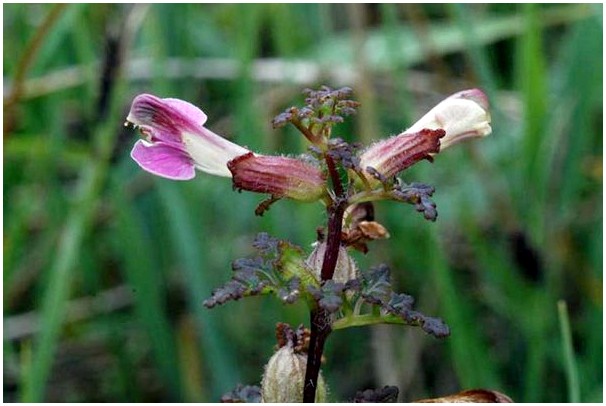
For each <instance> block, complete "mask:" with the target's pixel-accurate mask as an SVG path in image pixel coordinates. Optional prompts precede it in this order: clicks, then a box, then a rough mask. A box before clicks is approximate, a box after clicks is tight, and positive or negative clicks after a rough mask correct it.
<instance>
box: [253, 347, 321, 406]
mask: <svg viewBox="0 0 606 406" xmlns="http://www.w3.org/2000/svg"><path fill="white" fill-rule="evenodd" d="M306 367H307V354H305V353H296V352H295V351H294V349H293V347H292V346H291V345H286V346H284V347H282V348H280V349H279V350H278V351H276V352H275V353H274V355H273V356H272V357H271V358H270V359H269V362H268V363H267V365H266V366H265V373H264V374H263V380H262V381H261V397H262V399H263V403H301V402H303V388H304V381H305V369H306ZM316 402H321V403H324V402H326V384H325V383H324V378H323V377H322V374H321V373H320V375H319V376H318V388H317V389H316Z"/></svg>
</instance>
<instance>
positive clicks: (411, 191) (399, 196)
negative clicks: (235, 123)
mask: <svg viewBox="0 0 606 406" xmlns="http://www.w3.org/2000/svg"><path fill="white" fill-rule="evenodd" d="M434 192H435V189H434V188H433V187H432V186H429V185H426V184H423V183H411V184H408V185H407V184H400V185H396V186H394V188H393V190H392V193H391V196H392V198H393V199H395V200H398V201H401V202H406V203H410V204H413V205H414V206H415V209H416V210H417V211H418V212H421V213H423V217H425V218H426V219H427V220H430V221H436V219H437V218H438V211H437V210H436V204H435V203H434V202H433V200H431V196H432V195H433V194H434Z"/></svg>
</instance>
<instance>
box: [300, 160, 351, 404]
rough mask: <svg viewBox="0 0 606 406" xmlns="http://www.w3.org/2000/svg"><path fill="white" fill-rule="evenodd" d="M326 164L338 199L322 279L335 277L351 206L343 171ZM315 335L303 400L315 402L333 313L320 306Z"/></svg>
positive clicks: (314, 315)
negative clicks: (340, 174)
mask: <svg viewBox="0 0 606 406" xmlns="http://www.w3.org/2000/svg"><path fill="white" fill-rule="evenodd" d="M326 164H327V166H328V171H329V173H330V177H331V181H332V184H333V188H334V191H335V194H336V199H335V201H333V203H332V204H331V205H329V206H328V207H327V209H326V210H327V212H328V235H327V238H326V252H325V254H324V260H323V262H322V271H321V278H322V282H324V281H327V280H330V279H332V277H333V274H334V273H335V267H336V266H337V260H338V259H339V249H340V248H341V231H342V227H343V215H344V214H345V208H346V207H347V199H346V198H345V196H344V193H345V192H344V189H343V185H342V184H341V179H340V178H339V173H338V172H337V169H336V167H335V163H334V161H333V160H332V158H330V157H329V156H326ZM310 319H311V320H310V321H311V335H310V339H309V352H308V354H307V369H306V370H305V386H304V388H303V402H305V403H313V402H314V401H315V399H316V388H317V386H318V385H317V383H318V375H319V374H320V367H321V362H322V353H323V352H324V344H325V343H326V338H327V337H328V335H329V334H330V332H331V325H330V314H329V313H328V312H327V311H326V310H324V309H322V308H320V307H316V308H315V309H313V310H312V311H311V314H310Z"/></svg>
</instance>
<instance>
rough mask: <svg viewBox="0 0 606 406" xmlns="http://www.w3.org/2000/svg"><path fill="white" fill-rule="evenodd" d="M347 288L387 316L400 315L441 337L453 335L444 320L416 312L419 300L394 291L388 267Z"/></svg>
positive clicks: (408, 323)
mask: <svg viewBox="0 0 606 406" xmlns="http://www.w3.org/2000/svg"><path fill="white" fill-rule="evenodd" d="M346 289H348V290H349V291H351V292H357V293H359V297H360V298H361V299H362V300H363V301H364V302H366V303H368V304H370V305H373V306H378V307H379V308H380V309H381V311H382V312H383V313H384V314H390V315H394V316H398V317H399V318H400V319H401V320H402V321H403V322H404V324H406V325H409V326H417V327H421V328H422V329H423V331H425V332H426V333H428V334H431V335H433V336H434V337H437V338H443V337H447V336H449V335H450V329H449V328H448V326H447V325H446V324H445V323H444V322H443V321H442V320H441V319H438V318H435V317H429V316H425V315H424V314H422V313H421V312H419V311H416V310H413V305H414V303H415V300H414V298H413V297H412V296H410V295H407V294H404V293H396V292H394V291H393V290H392V286H391V277H390V270H389V268H388V267H387V266H386V265H380V266H378V267H374V268H371V269H370V270H369V271H367V272H362V274H361V275H360V277H359V278H358V279H356V280H353V281H349V282H348V283H347V284H346ZM354 317H355V316H354Z"/></svg>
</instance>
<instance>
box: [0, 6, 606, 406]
mask: <svg viewBox="0 0 606 406" xmlns="http://www.w3.org/2000/svg"><path fill="white" fill-rule="evenodd" d="M354 7H356V6H352V5H345V4H340V5H326V4H297V5H290V4H259V5H252V4H246V5H219V4H217V5H210V4H205V5H195V4H183V5H161V4H154V5H149V6H146V5H137V6H128V5H119V4H107V5H103V4H94V5H84V4H83V5H75V4H70V5H66V6H53V5H29V4H7V5H4V6H3V11H4V78H5V88H4V89H5V90H4V94H5V104H4V130H5V131H4V196H5V197H4V277H3V282H4V328H5V340H4V370H5V374H4V375H5V386H4V398H5V400H12V401H15V400H19V401H30V402H36V401H83V402H84V401H86V402H88V401H150V402H151V401H216V400H218V398H219V397H220V396H221V394H222V393H224V392H226V391H228V390H230V389H231V388H232V387H233V386H235V384H236V383H238V382H242V383H244V384H258V383H259V381H260V376H261V373H262V367H263V365H264V364H265V362H266V361H267V360H268V359H269V357H270V355H271V353H272V348H273V346H274V344H275V343H274V338H273V337H274V333H273V328H274V326H275V323H276V322H279V321H287V322H289V323H291V324H293V325H298V324H299V323H307V322H308V320H307V315H306V312H305V309H304V307H302V306H298V305H295V306H290V307H286V306H282V305H280V304H277V303H275V302H274V301H273V300H270V299H269V298H267V299H265V298H257V299H249V300H245V301H241V302H234V303H229V304H226V305H224V306H222V307H220V308H218V309H213V310H212V311H210V310H207V309H205V308H204V307H202V301H203V300H204V299H205V298H206V297H208V296H209V294H210V292H211V290H212V289H213V288H214V287H216V286H218V285H220V284H221V283H222V282H224V281H226V280H227V279H228V277H229V272H230V262H231V261H232V260H233V259H236V258H240V257H245V256H247V255H250V253H251V247H250V242H251V241H252V239H253V238H254V236H255V235H256V233H258V232H260V231H268V232H270V233H271V234H272V235H275V236H278V237H280V238H287V239H290V240H292V241H293V242H295V243H297V244H299V245H301V246H303V247H309V244H310V243H311V242H312V240H313V238H314V237H315V228H316V226H318V225H320V224H321V223H322V222H323V218H322V216H323V210H322V208H321V207H320V206H319V205H317V206H316V205H297V204H295V203H293V202H280V203H278V204H276V205H275V206H274V207H273V208H272V209H271V210H270V211H269V212H268V213H267V214H266V215H265V216H264V217H263V218H258V217H255V216H254V215H253V210H254V207H255V206H256V204H257V203H258V202H259V201H260V200H261V197H260V196H255V195H253V194H250V193H242V194H238V193H235V192H233V191H232V190H231V185H230V183H229V182H228V181H225V180H223V179H219V178H212V177H209V176H203V175H200V176H198V177H197V178H196V179H195V180H194V181H192V182H185V183H180V182H169V181H165V180H161V179H152V177H151V176H150V175H148V174H146V173H143V172H142V171H141V170H140V169H139V168H138V167H136V165H135V164H134V163H133V162H132V161H131V160H130V158H129V157H128V152H129V150H130V148H131V146H132V144H133V142H134V140H135V139H136V137H137V136H136V134H135V133H134V132H132V131H128V130H126V129H124V128H123V127H122V123H123V121H124V118H125V116H126V112H127V111H128V107H129V104H130V101H131V100H132V98H133V97H134V96H135V95H136V94H138V93H141V92H149V93H155V94H158V95H164V96H172V97H178V98H181V99H185V100H189V101H192V102H193V103H195V104H197V105H199V106H201V107H202V108H203V109H204V111H205V112H206V113H207V114H208V116H209V122H208V125H209V127H210V128H211V129H213V130H215V131H216V132H218V133H221V134H226V135H229V136H230V137H232V138H233V139H234V140H235V141H236V142H238V143H241V144H243V145H248V146H249V147H250V148H252V149H254V150H256V151H262V152H264V153H281V154H296V153H299V152H301V151H302V149H303V148H304V143H302V142H301V141H300V140H298V139H296V138H295V137H294V134H295V133H294V132H292V131H289V130H288V129H286V130H272V129H271V128H270V124H269V123H270V120H271V118H272V117H273V116H274V115H275V114H277V113H278V112H280V111H281V109H283V108H285V107H288V106H289V105H293V104H297V103H299V102H300V101H301V95H300V90H301V89H302V88H303V87H305V86H317V85H319V84H328V85H332V86H340V85H349V86H351V87H353V88H354V90H357V91H358V92H359V93H358V96H359V97H360V99H361V101H362V102H363V106H362V108H363V109H364V108H365V106H366V107H367V108H368V111H365V112H364V113H363V114H360V115H359V116H357V118H356V119H355V120H354V121H353V122H352V123H348V124H346V125H343V126H342V127H340V130H338V131H340V135H342V136H345V137H348V138H352V137H360V139H364V140H373V139H376V138H379V137H383V136H387V135H389V134H394V133H397V132H398V131H400V130H402V129H403V128H405V127H406V126H409V125H410V124H411V123H412V121H413V120H414V119H415V118H417V117H420V116H421V115H422V114H423V113H424V112H425V111H426V110H427V108H428V107H430V106H431V105H432V104H433V103H434V102H436V101H438V100H439V99H440V96H443V95H445V94H448V93H450V92H453V91H456V90H459V89H461V88H464V87H473V86H477V87H481V88H483V89H485V90H486V91H487V93H488V94H489V97H490V100H491V113H492V117H493V129H494V133H493V135H491V136H490V137H488V138H486V139H485V140H483V141H481V142H477V143H473V144H472V145H467V146H465V147H460V148H453V149H452V151H449V152H448V154H444V156H440V157H439V158H438V159H436V161H435V162H434V163H433V164H429V163H422V164H420V165H418V166H417V167H415V168H413V169H412V170H410V171H408V172H406V173H405V174H403V178H404V179H405V180H406V181H421V182H426V183H430V184H433V185H435V186H436V190H437V192H436V195H435V199H436V202H437V204H438V210H439V213H440V215H439V218H438V222H437V223H435V224H430V223H428V222H426V221H424V220H423V219H422V218H421V216H419V215H418V214H417V213H415V212H414V210H412V209H411V208H410V207H402V206H400V205H397V204H395V203H393V204H387V203H381V204H378V205H377V206H376V207H375V210H376V213H377V218H378V220H379V221H381V222H382V223H383V224H384V225H385V226H386V227H387V228H388V229H389V231H390V234H391V238H390V239H389V240H387V241H382V242H375V243H374V244H373V246H372V247H371V252H370V254H369V255H367V256H360V257H359V258H358V260H359V263H360V266H364V267H366V266H372V265H374V264H377V263H379V262H386V263H387V264H389V265H390V266H391V268H392V269H393V272H394V277H395V278H396V281H397V283H398V285H399V286H400V287H401V290H402V291H405V292H407V293H411V294H413V295H414V296H415V297H416V298H417V299H418V303H419V306H420V309H421V310H422V311H426V312H427V313H430V314H433V315H437V316H440V317H442V318H444V319H445V320H446V321H447V323H448V324H449V325H450V327H451V329H452V336H451V337H450V338H448V339H446V340H444V341H437V340H434V339H432V338H431V337H428V336H424V335H423V334H422V333H421V332H419V331H416V329H405V328H401V327H397V326H390V327H388V328H387V330H384V331H381V332H378V331H375V332H372V330H371V329H369V328H367V327H361V328H356V329H351V330H345V331H339V332H338V334H337V333H335V334H334V335H333V336H332V337H330V339H329V341H328V348H327V351H328V352H327V354H326V358H327V360H326V365H325V371H324V374H325V376H326V379H327V381H328V384H329V386H330V387H331V400H347V399H351V398H352V397H353V396H354V395H355V392H356V391H357V390H361V389H366V388H369V387H382V386H384V385H396V386H399V387H400V391H401V394H400V399H401V400H403V401H410V400H414V399H418V398H421V397H431V396H441V395H445V394H449V393H452V392H456V391H458V390H463V389H470V388H480V387H484V388H490V389H496V390H500V391H502V392H504V393H506V394H507V395H509V396H510V397H512V398H513V399H515V400H517V401H521V402H522V401H523V402H529V401H532V402H558V401H592V402H600V401H602V392H603V386H602V380H603V372H602V368H603V365H602V357H603V335H602V328H601V327H602V325H603V324H602V315H603V303H602V288H601V286H602V260H603V257H602V239H603V234H602V228H601V223H602V195H601V188H602V147H603V141H602V133H601V128H602V120H603V118H602V108H603V100H602V91H601V89H602V86H600V85H601V84H602V80H603V79H602V71H603V62H602V61H603V55H602V36H601V35H600V33H601V32H602V27H603V9H602V6H601V5H576V4H573V5H563V4H562V5H549V4H541V5H533V4H528V5H510V4H494V5H483V6H482V5H477V6H475V5H469V4H467V5H458V4H456V5H454V4H453V5H437V4H431V5H423V6H421V5H394V4H386V5H376V6H375V5H358V7H362V9H361V10H362V14H360V13H359V12H360V9H357V10H356V9H354ZM360 16H361V17H360ZM365 41H368V43H369V44H370V45H368V46H366V47H363V48H360V44H364V42H365ZM113 51H115V52H113ZM269 58H271V59H269ZM142 62H145V64H142ZM295 62H304V63H306V64H307V65H306V66H307V68H306V69H305V70H304V71H298V70H297V69H296V66H295V65H294V63H295ZM226 63H227V65H226ZM270 63H273V64H274V65H271V66H280V67H281V69H282V70H279V71H278V70H270V69H269V66H270V65H269V64H270ZM315 69H317V70H315ZM358 69H362V70H363V71H364V75H363V76H360V77H359V78H357V79H356V76H355V75H352V73H355V72H356V70H358ZM301 72H303V73H301ZM313 72H320V73H317V74H314V73H313ZM361 129H364V134H359V132H360V131H361ZM116 287H126V288H127V290H126V291H127V292H130V294H128V296H127V297H126V298H125V299H124V300H125V301H126V302H125V303H126V305H125V306H122V307H119V308H111V310H107V308H105V307H104V306H103V305H99V307H94V308H90V309H88V308H87V309H84V310H83V309H81V308H79V307H78V306H81V303H85V302H83V301H79V299H82V298H97V299H99V300H97V301H94V303H103V300H102V299H100V298H103V297H105V296H104V293H106V292H108V291H112V289H113V288H116ZM86 303H88V302H86ZM558 303H565V304H566V306H564V305H562V304H560V305H558ZM83 311H84V313H82V312H83ZM74 312H75V313H74ZM78 312H80V313H78ZM74 314H87V316H86V317H84V318H78V317H75V316H74ZM30 316H36V317H35V318H31V317H30ZM23 320H25V322H24V324H20V322H22V321H23ZM32 320H33V321H32ZM36 320H38V321H36ZM24 326H25V327H24ZM377 348H381V351H378V350H377ZM385 354H391V356H390V359H391V360H392V361H394V362H389V363H385V364H381V363H380V360H381V359H382V358H381V357H384V356H385ZM406 366H410V368H412V371H411V370H409V368H407V367H406ZM368 371H373V373H372V374H371V375H369V374H368ZM379 377H382V378H381V379H387V378H386V377H391V378H390V379H393V382H386V381H382V380H380V379H379ZM91 382H92V383H91ZM92 388H94V389H92Z"/></svg>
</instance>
